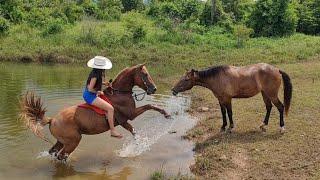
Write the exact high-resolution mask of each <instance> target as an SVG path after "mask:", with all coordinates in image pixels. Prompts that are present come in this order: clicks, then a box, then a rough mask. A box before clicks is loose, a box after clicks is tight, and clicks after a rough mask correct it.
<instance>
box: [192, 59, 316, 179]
mask: <svg viewBox="0 0 320 180" xmlns="http://www.w3.org/2000/svg"><path fill="white" fill-rule="evenodd" d="M319 60H320V59H319V58H317V59H313V61H311V62H304V63H296V64H279V65H278V67H280V68H281V69H283V70H285V71H286V72H288V74H289V75H290V76H291V78H292V82H293V88H294V91H293V101H292V106H291V110H290V112H289V116H288V117H287V118H285V123H286V128H287V133H285V134H284V135H281V134H280V133H279V125H278V124H279V113H278V112H277V110H276V108H273V109H272V114H271V117H270V123H269V126H268V130H267V132H266V133H262V132H261V131H260V130H259V128H258V126H259V125H260V123H261V121H262V120H263V118H264V116H265V113H266V111H265V106H264V103H263V100H262V97H261V95H257V96H255V97H253V98H250V99H239V100H233V109H234V110H233V111H234V118H235V126H236V128H235V131H234V132H233V133H231V134H221V133H219V129H220V127H221V125H222V120H221V113H220V109H219V105H218V101H217V99H215V98H214V97H213V95H212V94H211V92H209V91H208V90H205V89H203V88H194V89H193V90H192V91H191V92H189V94H190V95H191V96H192V97H193V105H192V106H193V108H192V109H196V108H197V107H199V106H208V107H210V112H206V113H198V112H197V111H195V110H193V111H191V113H193V114H194V115H195V116H199V117H201V120H200V121H199V123H198V124H197V125H196V127H195V128H193V129H192V130H190V131H189V132H188V134H187V135H186V138H188V139H191V140H193V141H195V142H196V147H195V153H196V163H195V164H194V165H192V166H191V170H192V172H193V173H195V175H196V176H198V177H201V178H205V179H319V177H320V174H319V169H320V159H319V149H320V137H319V133H318V130H319V126H320V123H319V121H318V117H319V116H320V114H319V106H320V103H319V89H320V73H319V69H320V63H319ZM281 92H282V91H281ZM282 96H283V94H282V93H281V97H282ZM281 99H282V98H281Z"/></svg>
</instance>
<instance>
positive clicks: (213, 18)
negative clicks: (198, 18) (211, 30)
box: [211, 0, 216, 24]
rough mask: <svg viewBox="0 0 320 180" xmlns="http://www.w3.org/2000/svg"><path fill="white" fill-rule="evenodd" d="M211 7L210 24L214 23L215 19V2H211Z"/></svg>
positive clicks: (213, 0) (214, 0)
mask: <svg viewBox="0 0 320 180" xmlns="http://www.w3.org/2000/svg"><path fill="white" fill-rule="evenodd" d="M211 2H212V6H211V24H213V23H214V21H215V17H216V0H211Z"/></svg>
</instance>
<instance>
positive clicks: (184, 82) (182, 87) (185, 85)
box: [171, 69, 198, 95]
mask: <svg viewBox="0 0 320 180" xmlns="http://www.w3.org/2000/svg"><path fill="white" fill-rule="evenodd" d="M197 72H198V71H196V70H194V69H192V70H190V71H187V72H186V73H185V75H184V76H182V77H181V78H180V80H179V81H178V82H177V83H176V84H175V85H174V87H173V88H172V89H171V90H172V94H173V95H177V94H178V93H179V92H184V91H186V90H189V89H191V88H192V87H193V86H194V85H195V84H196V80H197V78H198V75H197Z"/></svg>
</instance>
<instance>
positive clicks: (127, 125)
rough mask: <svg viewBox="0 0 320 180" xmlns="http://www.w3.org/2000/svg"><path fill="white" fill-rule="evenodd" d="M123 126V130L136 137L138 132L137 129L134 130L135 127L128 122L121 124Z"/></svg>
mask: <svg viewBox="0 0 320 180" xmlns="http://www.w3.org/2000/svg"><path fill="white" fill-rule="evenodd" d="M121 126H122V127H123V128H125V129H126V130H127V131H129V132H130V133H131V134H132V135H133V136H135V135H136V131H135V129H134V128H133V126H132V125H131V124H129V123H128V122H125V123H123V124H121Z"/></svg>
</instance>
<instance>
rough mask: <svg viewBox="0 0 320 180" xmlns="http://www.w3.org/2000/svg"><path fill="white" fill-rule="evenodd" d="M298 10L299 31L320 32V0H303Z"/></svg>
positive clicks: (307, 32)
mask: <svg viewBox="0 0 320 180" xmlns="http://www.w3.org/2000/svg"><path fill="white" fill-rule="evenodd" d="M298 11H299V13H298V17H299V21H298V26H297V31H298V32H302V33H306V34H320V0H301V1H300V3H299V6H298Z"/></svg>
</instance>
